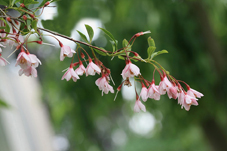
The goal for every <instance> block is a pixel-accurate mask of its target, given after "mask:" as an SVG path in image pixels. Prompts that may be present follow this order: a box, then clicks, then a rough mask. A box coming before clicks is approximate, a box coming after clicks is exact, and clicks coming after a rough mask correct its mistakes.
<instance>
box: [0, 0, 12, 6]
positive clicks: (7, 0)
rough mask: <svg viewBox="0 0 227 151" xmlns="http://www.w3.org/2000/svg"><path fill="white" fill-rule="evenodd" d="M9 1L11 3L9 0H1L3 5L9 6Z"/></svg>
mask: <svg viewBox="0 0 227 151" xmlns="http://www.w3.org/2000/svg"><path fill="white" fill-rule="evenodd" d="M9 3H10V1H9V0H0V4H1V5H4V6H8V5H9Z"/></svg>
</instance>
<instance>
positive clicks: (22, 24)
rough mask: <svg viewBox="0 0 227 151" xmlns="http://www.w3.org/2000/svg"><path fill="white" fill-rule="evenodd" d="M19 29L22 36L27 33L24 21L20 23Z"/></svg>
mask: <svg viewBox="0 0 227 151" xmlns="http://www.w3.org/2000/svg"><path fill="white" fill-rule="evenodd" d="M20 30H21V31H22V32H21V34H22V35H23V36H24V35H27V34H28V32H29V31H28V27H27V24H25V22H22V23H21V25H20Z"/></svg>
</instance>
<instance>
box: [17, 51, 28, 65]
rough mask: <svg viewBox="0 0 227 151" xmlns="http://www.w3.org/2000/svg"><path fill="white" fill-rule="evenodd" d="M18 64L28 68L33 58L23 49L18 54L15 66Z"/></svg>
mask: <svg viewBox="0 0 227 151" xmlns="http://www.w3.org/2000/svg"><path fill="white" fill-rule="evenodd" d="M17 65H19V66H20V67H21V68H22V69H27V68H28V67H30V66H31V60H30V58H29V57H28V55H27V54H26V53H25V52H24V51H21V52H20V53H19V55H18V56H17V62H16V65H15V66H17Z"/></svg>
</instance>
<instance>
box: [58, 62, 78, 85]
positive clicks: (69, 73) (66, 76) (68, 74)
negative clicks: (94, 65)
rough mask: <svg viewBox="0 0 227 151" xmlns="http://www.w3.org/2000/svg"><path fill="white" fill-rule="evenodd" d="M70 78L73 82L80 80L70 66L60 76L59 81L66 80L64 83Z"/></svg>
mask: <svg viewBox="0 0 227 151" xmlns="http://www.w3.org/2000/svg"><path fill="white" fill-rule="evenodd" d="M71 78H72V79H73V81H74V82H76V81H77V79H80V77H79V76H78V75H77V74H76V72H75V71H74V69H73V67H72V65H70V67H69V69H68V70H67V71H66V72H65V74H64V75H63V76H62V78H61V80H64V79H66V81H69V80H70V79H71Z"/></svg>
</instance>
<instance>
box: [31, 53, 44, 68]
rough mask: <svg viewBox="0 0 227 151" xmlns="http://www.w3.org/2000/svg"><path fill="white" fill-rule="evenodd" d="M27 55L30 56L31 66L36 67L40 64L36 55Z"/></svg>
mask: <svg viewBox="0 0 227 151" xmlns="http://www.w3.org/2000/svg"><path fill="white" fill-rule="evenodd" d="M28 57H29V58H30V63H31V66H33V67H35V68H36V67H38V66H39V64H40V65H41V64H42V63H41V61H40V60H39V59H38V58H37V57H36V55H33V54H30V53H29V54H28Z"/></svg>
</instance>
